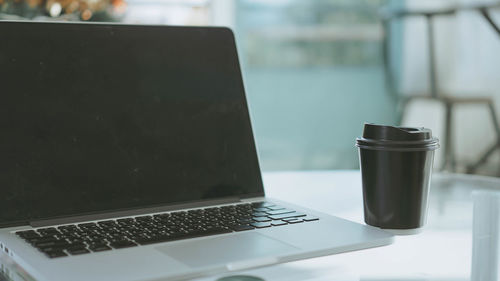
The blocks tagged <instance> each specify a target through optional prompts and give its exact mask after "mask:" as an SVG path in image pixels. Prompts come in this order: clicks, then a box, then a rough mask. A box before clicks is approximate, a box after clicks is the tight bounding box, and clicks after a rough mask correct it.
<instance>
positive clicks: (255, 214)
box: [252, 212, 267, 217]
mask: <svg viewBox="0 0 500 281" xmlns="http://www.w3.org/2000/svg"><path fill="white" fill-rule="evenodd" d="M252 216H254V217H265V216H267V214H266V213H264V212H253V213H252Z"/></svg>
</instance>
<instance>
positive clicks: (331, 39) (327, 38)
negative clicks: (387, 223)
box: [0, 0, 500, 176]
mask: <svg viewBox="0 0 500 281" xmlns="http://www.w3.org/2000/svg"><path fill="white" fill-rule="evenodd" d="M498 5H499V4H498V2H491V1H489V2H486V1H479V0H477V1H476V0H460V1H459V0H457V1H452V0H430V1H423V0H400V1H399V0H398V1H390V0H310V1H304V0H0V19H7V20H24V19H27V20H43V21H112V22H123V23H133V24H136V23H137V24H166V25H203V26H207V25H216V26H228V27H230V28H232V29H233V31H234V32H235V36H236V40H237V45H238V51H239V55H240V62H241V66H242V70H243V76H244V77H243V78H244V81H245V87H246V91H247V96H248V101H249V105H250V111H251V116H252V121H253V126H254V132H255V136H256V142H257V147H258V152H259V157H260V161H261V166H262V169H263V170H266V171H269V170H312V169H352V168H357V167H358V156H357V150H356V148H355V146H354V143H355V138H356V137H358V136H360V134H361V131H362V127H363V123H365V122H371V123H381V124H389V125H405V126H419V127H420V126H425V127H429V128H431V129H432V130H433V132H434V134H435V135H436V136H437V137H438V138H440V140H441V145H442V147H441V149H440V150H438V155H437V158H436V161H435V168H436V169H438V170H444V171H450V172H468V173H477V174H483V175H493V176H499V173H500V157H499V155H500V153H498V147H499V142H498V140H499V139H500V138H499V136H500V130H498V125H497V123H496V122H497V115H496V112H497V111H498V110H500V76H499V74H498V73H499V70H500V30H496V29H495V26H496V25H495V23H496V22H498V23H499V24H500V8H498V7H497V6H498ZM485 11H486V14H485V13H484V12H485ZM429 35H431V36H429ZM0 39H1V35H0ZM411 97H417V98H415V99H413V98H411Z"/></svg>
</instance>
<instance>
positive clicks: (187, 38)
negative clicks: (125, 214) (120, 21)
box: [0, 22, 263, 225]
mask: <svg viewBox="0 0 500 281" xmlns="http://www.w3.org/2000/svg"><path fill="white" fill-rule="evenodd" d="M0 34H1V38H2V39H1V40H0V99H1V101H0V128H1V137H0V190H1V197H0V224H1V225H14V224H20V223H25V222H27V221H31V220H36V219H47V218H54V217H62V216H69V215H79V214H90V213H100V212H107V211H114V210H127V209H135V208H144V207H152V206H162V205H168V204H174V203H181V202H192V201H200V200H207V199H215V198H224V197H233V196H238V197H251V196H262V195H263V187H262V182H261V177H260V170H259V165H258V161H257V155H256V150H255V145H254V140H253V135H252V129H251V126H250V119H249V114H248V109H247V104H246V100H245V94H244V89H243V83H242V79H241V73H240V69H239V63H238V57H237V53H236V46H235V43H234V38H233V35H232V33H231V32H230V31H229V30H228V29H225V28H206V27H204V28H203V27H167V26H127V25H105V24H61V23H9V22H2V23H0Z"/></svg>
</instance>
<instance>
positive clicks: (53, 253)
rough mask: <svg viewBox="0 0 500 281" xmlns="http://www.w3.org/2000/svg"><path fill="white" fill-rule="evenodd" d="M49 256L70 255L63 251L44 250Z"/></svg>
mask: <svg viewBox="0 0 500 281" xmlns="http://www.w3.org/2000/svg"><path fill="white" fill-rule="evenodd" d="M44 253H45V254H46V255H47V256H48V257H49V258H51V259H52V258H60V257H66V256H68V254H66V253H65V252H63V251H60V250H58V251H48V252H44Z"/></svg>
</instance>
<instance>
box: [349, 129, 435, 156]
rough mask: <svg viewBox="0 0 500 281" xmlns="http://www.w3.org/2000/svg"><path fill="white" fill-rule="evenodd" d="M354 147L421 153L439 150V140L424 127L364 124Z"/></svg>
mask: <svg viewBox="0 0 500 281" xmlns="http://www.w3.org/2000/svg"><path fill="white" fill-rule="evenodd" d="M356 146H357V147H360V148H366V149H376V150H399V151H422V150H435V149H437V148H439V140H438V139H437V138H435V137H433V136H432V131H431V130H430V129H427V128H424V127H396V126H384V125H377V124H371V123H365V125H364V129H363V136H362V137H361V138H357V139H356Z"/></svg>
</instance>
